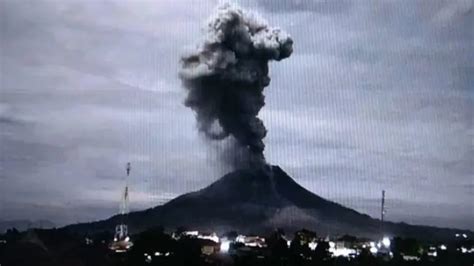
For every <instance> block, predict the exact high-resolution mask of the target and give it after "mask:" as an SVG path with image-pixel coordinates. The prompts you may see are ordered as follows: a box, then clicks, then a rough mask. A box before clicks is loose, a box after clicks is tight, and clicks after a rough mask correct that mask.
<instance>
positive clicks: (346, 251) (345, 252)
mask: <svg viewBox="0 0 474 266" xmlns="http://www.w3.org/2000/svg"><path fill="white" fill-rule="evenodd" d="M351 254H356V251H355V250H354V249H350V248H338V249H333V250H332V255H333V256H334V257H340V256H342V257H349V256H350V255H351Z"/></svg>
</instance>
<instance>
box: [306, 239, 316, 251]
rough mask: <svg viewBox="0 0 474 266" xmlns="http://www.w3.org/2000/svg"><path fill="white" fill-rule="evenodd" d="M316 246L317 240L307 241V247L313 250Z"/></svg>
mask: <svg viewBox="0 0 474 266" xmlns="http://www.w3.org/2000/svg"><path fill="white" fill-rule="evenodd" d="M317 246H318V243H317V242H314V241H313V242H309V244H308V247H309V249H311V250H315V249H316V247H317Z"/></svg>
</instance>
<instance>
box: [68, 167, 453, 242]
mask: <svg viewBox="0 0 474 266" xmlns="http://www.w3.org/2000/svg"><path fill="white" fill-rule="evenodd" d="M120 219H121V217H118V216H114V217H112V218H110V219H108V220H105V221H100V222H94V223H89V224H78V225H72V226H69V227H67V228H66V229H68V230H73V231H79V232H88V231H89V232H90V231H102V230H113V228H114V226H115V224H117V223H119V222H120ZM127 223H128V224H129V228H130V230H131V231H132V232H133V231H135V232H136V231H142V230H146V229H148V228H150V227H153V226H156V225H162V226H164V227H167V228H170V229H174V228H176V227H178V226H184V227H188V228H192V229H199V230H212V231H218V232H224V231H227V230H238V231H240V232H245V233H251V232H262V231H269V230H273V229H274V228H284V229H286V230H288V231H293V230H298V229H301V228H308V229H312V230H315V231H316V232H318V233H319V234H320V235H325V234H346V233H349V234H353V235H357V236H365V237H374V236H377V235H379V234H380V228H381V227H380V222H379V221H378V220H376V219H373V218H371V217H369V216H368V215H364V214H361V213H358V212H356V211H354V210H352V209H349V208H346V207H344V206H342V205H340V204H337V203H334V202H331V201H328V200H325V199H323V198H321V197H319V196H317V195H315V194H313V193H311V192H310V191H308V190H306V189H305V188H303V187H302V186H300V185H299V184H297V183H296V182H295V181H294V180H293V179H292V178H291V177H289V176H288V175H287V174H286V173H285V172H284V171H283V170H282V169H281V168H280V167H278V166H269V167H268V168H266V169H246V170H238V171H235V172H232V173H229V174H227V175H225V176H223V177H222V178H220V179H219V180H217V181H216V182H214V183H213V184H211V185H209V186H208V187H206V188H204V189H201V190H199V191H196V192H191V193H188V194H184V195H182V196H179V197H177V198H175V199H173V200H171V201H170V202H168V203H166V204H165V205H162V206H158V207H155V208H152V209H148V210H145V211H140V212H134V213H131V214H130V215H129V216H128V217H127ZM384 230H385V231H386V232H388V233H391V234H396V235H402V236H403V235H406V236H412V237H420V238H431V237H432V238H439V239H442V238H448V237H450V236H452V235H453V232H454V231H453V230H451V229H440V228H434V227H426V226H411V225H406V224H395V223H390V222H387V223H385V224H384Z"/></svg>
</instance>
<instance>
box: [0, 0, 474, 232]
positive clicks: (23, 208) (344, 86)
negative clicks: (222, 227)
mask: <svg viewBox="0 0 474 266" xmlns="http://www.w3.org/2000/svg"><path fill="white" fill-rule="evenodd" d="M217 3H218V1H217V0H215V1H204V0H200V1H198V0H180V1H177V0H156V1H87V0H82V1H78V0H75V1H59V0H57V1H48V2H45V1H28V0H21V1H14V0H0V26H1V28H0V37H1V40H0V48H1V49H0V52H1V54H0V82H1V83H0V89H1V90H0V129H1V131H0V219H23V218H27V219H49V220H51V221H53V222H55V223H57V224H59V225H62V224H66V223H71V222H76V221H89V220H95V219H103V218H107V217H109V216H110V215H113V214H114V213H116V212H117V210H118V206H119V202H118V200H119V198H120V189H121V187H123V181H124V174H125V169H124V168H125V163H126V162H127V161H131V162H132V168H133V169H132V177H131V180H130V182H131V196H130V197H131V208H132V209H134V210H138V209H143V208H147V207H151V206H155V205H158V204H162V203H163V202H166V201H168V200H170V199H172V198H173V197H175V196H177V195H180V194H182V193H185V192H188V191H192V190H196V189H199V188H202V187H204V186H206V185H208V184H210V183H211V182H213V181H215V180H217V179H218V178H219V177H220V176H221V175H222V174H224V173H225V172H226V171H228V169H226V168H224V167H222V166H221V164H220V163H219V158H218V156H217V154H218V153H215V151H214V150H213V149H212V148H209V147H208V146H207V145H206V143H205V141H204V140H202V138H200V136H199V135H198V133H197V131H196V130H195V125H196V124H195V119H194V115H193V113H192V111H191V110H189V109H187V108H185V107H184V105H183V100H184V97H185V93H184V91H183V89H182V87H181V86H180V82H179V79H178V77H177V69H178V60H179V56H180V54H181V53H182V52H183V51H184V50H185V49H186V47H189V46H190V45H193V44H195V43H197V40H198V38H199V35H200V28H202V25H203V22H204V21H205V19H206V18H207V16H208V15H209V14H210V13H211V12H212V9H213V8H214V7H215V6H216V4H217ZM239 3H240V4H241V5H242V6H243V7H245V8H249V9H253V10H255V11H256V12H258V13H260V14H261V15H262V16H263V17H265V18H266V19H267V20H268V21H269V23H270V24H271V25H274V26H280V27H282V28H284V29H285V30H286V31H287V32H288V33H290V34H291V35H292V37H293V39H294V53H293V55H292V57H290V58H289V59H287V60H284V61H282V62H278V63H273V64H272V65H271V66H270V72H271V74H270V75H271V78H272V81H271V84H270V86H269V87H267V88H266V89H265V95H266V103H267V104H266V106H265V107H264V108H263V109H262V111H261V113H260V117H261V118H262V119H263V121H264V123H265V125H266V127H267V129H268V135H267V137H266V138H265V142H266V145H267V146H266V150H265V155H266V157H267V160H268V161H269V162H271V163H272V164H278V165H280V166H281V167H282V168H283V169H284V170H285V171H287V172H288V173H289V174H290V175H291V176H292V177H293V178H294V179H295V180H296V181H297V182H298V183H300V184H301V185H303V186H304V187H306V188H307V189H309V190H311V191H313V192H315V193H317V194H319V195H321V196H323V197H326V198H328V199H331V200H334V201H336V202H339V203H342V204H345V205H347V206H349V207H352V208H355V209H356V210H358V211H360V212H363V213H367V214H369V215H372V216H377V217H378V213H379V205H380V197H381V190H382V189H385V190H386V191H387V200H386V201H387V211H388V213H387V219H389V220H393V221H406V222H409V223H417V224H429V225H437V226H452V227H461V228H470V229H474V224H473V223H472V221H474V204H473V202H474V191H473V190H474V179H473V175H474V169H473V165H474V164H473V163H474V162H473V158H474V147H473V138H474V127H473V111H474V110H473V106H474V91H473V90H474V78H473V76H474V74H473V73H474V53H473V50H474V43H473V37H474V36H473V31H472V28H473V25H474V24H473V23H474V10H473V9H474V7H473V1H472V0H467V1H454V0H446V1H437V0H429V1H428V0H426V1H421V0H418V1H393V0H386V1H369V0H367V1H346V0H341V1H324V0H315V1H309V0H308V1H303V0H294V1H290V0H259V1H251V0H246V1H239Z"/></svg>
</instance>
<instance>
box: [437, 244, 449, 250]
mask: <svg viewBox="0 0 474 266" xmlns="http://www.w3.org/2000/svg"><path fill="white" fill-rule="evenodd" d="M439 248H440V249H441V250H446V249H448V248H447V247H446V246H445V245H441V246H439Z"/></svg>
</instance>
